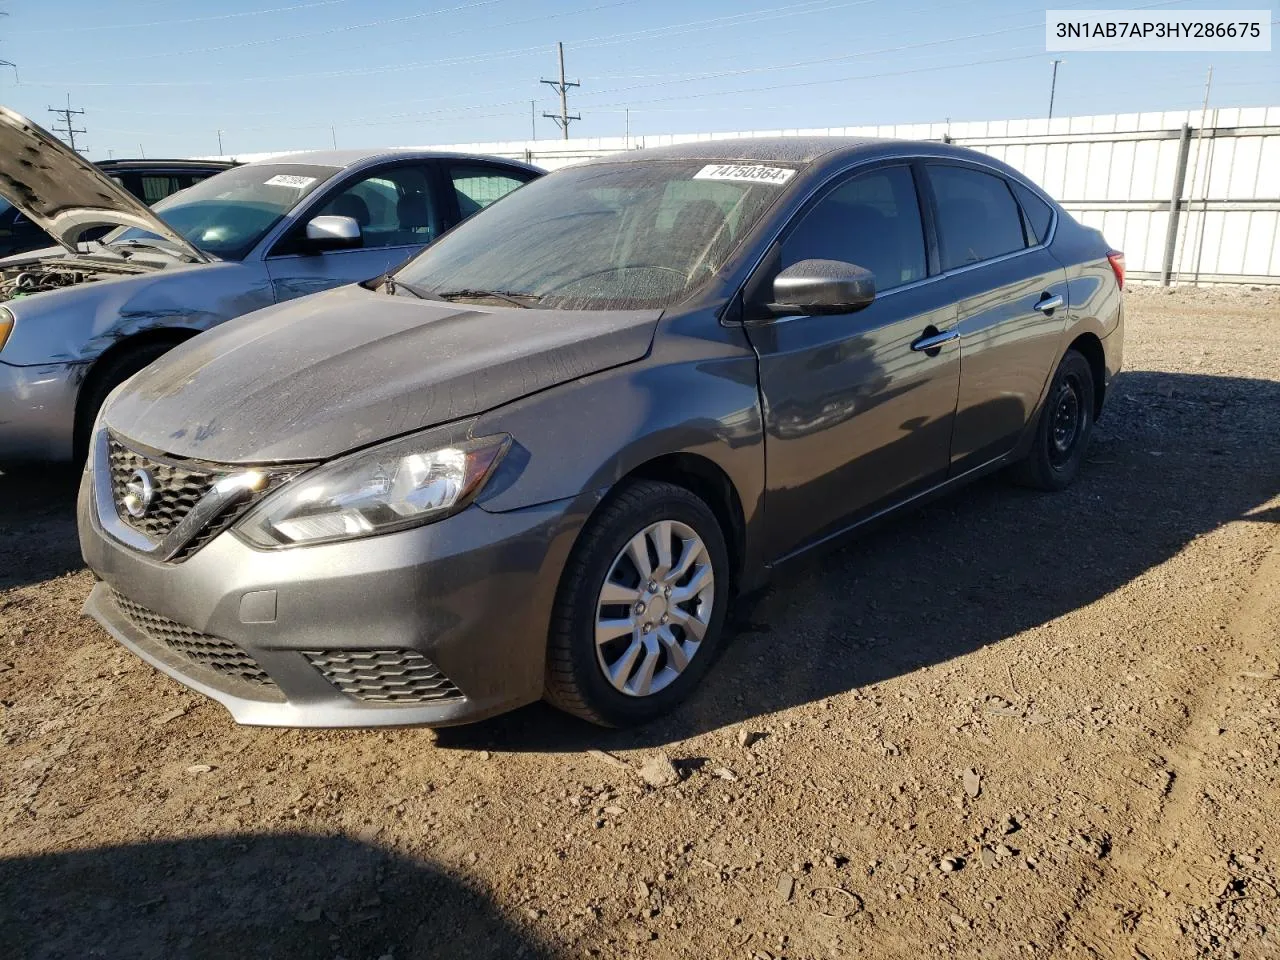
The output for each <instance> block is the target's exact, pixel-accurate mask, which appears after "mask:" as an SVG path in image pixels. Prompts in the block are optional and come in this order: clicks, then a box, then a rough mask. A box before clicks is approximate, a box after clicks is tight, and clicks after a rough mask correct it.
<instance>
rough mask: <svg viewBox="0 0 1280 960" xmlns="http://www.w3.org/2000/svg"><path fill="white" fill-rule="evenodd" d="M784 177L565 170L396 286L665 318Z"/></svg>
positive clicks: (712, 167) (687, 168) (731, 169)
mask: <svg viewBox="0 0 1280 960" xmlns="http://www.w3.org/2000/svg"><path fill="white" fill-rule="evenodd" d="M751 171H760V173H757V174H755V176H756V177H759V179H749V178H750V177H752V176H753V174H752V173H751ZM770 171H773V172H772V173H770ZM792 172H793V171H792V170H791V169H790V168H781V167H761V166H759V165H755V164H750V163H732V164H724V163H715V164H708V163H707V162H706V161H660V160H655V161H648V162H640V161H637V162H630V163H617V164H590V165H587V166H582V167H570V168H568V169H565V170H561V171H559V172H557V173H554V174H552V175H551V176H549V177H543V178H542V179H540V180H535V181H533V182H532V183H530V184H528V185H526V186H523V187H521V188H520V189H519V190H516V191H515V192H513V193H512V194H511V195H510V196H508V197H504V198H503V199H502V201H501V202H500V203H495V204H494V205H493V206H491V207H489V208H487V209H486V210H484V211H482V212H481V213H479V214H477V215H476V216H475V217H473V218H472V219H470V220H468V221H467V222H466V223H464V224H462V225H461V226H459V227H458V228H457V229H455V230H453V231H452V232H450V233H448V234H446V235H445V236H443V237H441V238H440V239H439V240H438V241H436V243H435V244H433V245H432V246H430V247H428V248H427V249H426V250H425V251H423V253H422V254H421V255H420V256H418V257H417V258H415V259H414V260H411V261H410V262H409V263H407V264H406V265H405V266H404V267H403V268H401V270H400V271H399V272H397V274H396V276H395V279H396V280H397V281H399V282H402V283H404V284H408V285H412V287H413V288H415V289H418V290H421V291H422V292H424V293H427V294H429V295H435V296H444V295H451V299H464V298H472V299H480V298H481V297H480V296H479V295H480V294H483V293H486V292H487V293H501V294H503V295H504V297H506V298H513V297H514V298H523V299H522V301H521V302H522V305H526V306H530V307H538V308H559V309H568V310H629V309H654V308H662V307H667V306H671V305H672V304H675V303H680V302H681V301H683V300H685V299H687V298H688V296H689V295H690V294H691V293H692V292H693V291H694V290H695V289H696V288H697V287H699V286H701V285H702V284H703V283H705V282H706V281H707V280H708V279H709V278H710V277H711V276H712V275H713V274H715V273H716V272H717V271H718V270H719V269H720V268H721V266H723V265H724V263H725V262H726V261H727V260H728V258H729V255H730V254H731V253H732V252H733V251H734V249H735V248H736V247H737V246H738V244H739V242H741V240H742V238H743V237H745V236H746V234H747V232H748V231H749V230H750V229H751V227H752V226H754V225H755V223H756V222H757V221H758V220H759V219H760V217H761V216H762V215H763V214H764V212H765V211H766V210H767V209H768V208H769V206H770V205H771V204H772V203H773V202H774V201H775V200H776V199H777V198H778V197H779V196H780V195H781V194H782V192H783V189H784V188H783V184H785V183H786V181H787V179H788V178H790V176H791V175H792ZM770 177H771V178H772V179H768V178H770ZM498 299H503V298H501V297H500V298H498Z"/></svg>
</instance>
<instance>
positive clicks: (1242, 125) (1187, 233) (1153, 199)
mask: <svg viewBox="0 0 1280 960" xmlns="http://www.w3.org/2000/svg"><path fill="white" fill-rule="evenodd" d="M1201 121H1202V113H1201V111H1199V110H1190V111H1174V112H1166V113H1127V114H1108V115H1104V116H1093V117H1058V118H1055V119H1053V120H988V121H974V122H967V123H924V124H899V125H896V126H881V127H824V128H816V129H813V128H809V129H790V130H758V131H744V132H735V133H696V134H664V135H661V136H646V137H629V138H627V137H604V138H591V139H577V140H525V141H512V142H503V143H462V144H450V145H448V146H440V147H438V149H445V150H460V151H467V152H474V153H487V154H496V155H499V156H506V157H512V158H516V159H521V160H526V161H528V162H531V163H536V164H538V165H539V166H541V167H544V168H546V169H549V170H550V169H555V168H557V167H563V166H567V165H569V164H572V163H579V162H581V161H583V160H587V159H591V158H593V157H600V156H604V155H606V154H610V153H616V152H618V151H620V150H628V149H637V148H640V147H653V146H661V145H666V144H674V143H690V142H696V141H700V140H722V139H730V138H733V137H768V136H801V135H812V134H826V135H836V136H878V137H901V138H905V139H913V140H949V141H950V142H952V143H956V144H959V145H962V146H966V147H972V148H973V149H975V150H981V151H983V152H984V153H988V154H990V155H992V156H994V157H997V158H999V159H1001V160H1003V161H1005V162H1006V163H1008V164H1010V165H1011V166H1013V167H1015V168H1017V169H1018V170H1021V171H1022V172H1023V173H1025V174H1026V175H1027V176H1029V177H1030V178H1031V179H1033V180H1034V181H1035V182H1037V183H1039V184H1040V185H1041V186H1042V187H1044V188H1045V189H1046V190H1047V191H1048V192H1049V193H1050V194H1052V195H1053V196H1054V197H1056V198H1058V200H1059V201H1061V202H1062V204H1063V206H1065V207H1066V208H1067V209H1068V210H1070V211H1071V212H1072V213H1073V214H1075V215H1076V216H1077V217H1078V218H1079V219H1080V220H1082V221H1083V222H1085V223H1087V224H1089V225H1090V226H1094V227H1098V228H1099V229H1101V230H1102V231H1103V232H1104V233H1105V234H1106V237H1107V240H1108V241H1109V242H1110V243H1112V244H1113V245H1114V246H1116V247H1118V248H1120V249H1122V250H1124V252H1125V257H1126V261H1127V264H1128V269H1129V275H1130V276H1131V277H1133V278H1135V279H1138V280H1153V281H1159V282H1163V283H1221V282H1227V283H1267V284H1280V107H1245V108H1232V109H1219V110H1211V111H1208V112H1207V113H1206V114H1204V115H1203V121H1204V122H1203V123H1202V122H1201ZM265 156H270V155H269V154H258V155H254V156H251V157H250V156H243V157H240V158H238V159H242V160H250V159H258V158H259V157H265Z"/></svg>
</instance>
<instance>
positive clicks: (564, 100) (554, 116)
mask: <svg viewBox="0 0 1280 960" xmlns="http://www.w3.org/2000/svg"><path fill="white" fill-rule="evenodd" d="M556 48H557V49H558V50H559V51H560V79H559V80H543V81H542V82H543V83H545V84H546V85H547V86H549V87H551V88H552V89H554V90H556V91H557V92H558V93H559V94H560V112H559V113H544V114H543V116H544V117H547V118H548V119H551V120H554V121H555V122H556V124H557V126H559V127H560V129H561V130H562V131H563V132H564V139H565V140H568V139H569V124H570V123H572V122H573V121H574V120H581V119H582V116H581V114H576V113H575V114H574V115H573V116H572V117H571V116H569V88H570V87H580V86H582V84H580V83H579V82H578V81H576V80H575V81H573V82H572V83H570V82H569V81H568V80H566V79H565V78H564V44H563V43H557V44H556Z"/></svg>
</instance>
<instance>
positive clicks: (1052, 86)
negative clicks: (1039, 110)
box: [1049, 60, 1062, 120]
mask: <svg viewBox="0 0 1280 960" xmlns="http://www.w3.org/2000/svg"><path fill="white" fill-rule="evenodd" d="M1060 63H1062V61H1061V60H1055V61H1053V79H1052V80H1051V81H1049V119H1050V120H1052V119H1053V95H1054V94H1055V93H1057V91H1058V64H1060Z"/></svg>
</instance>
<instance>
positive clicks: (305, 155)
mask: <svg viewBox="0 0 1280 960" xmlns="http://www.w3.org/2000/svg"><path fill="white" fill-rule="evenodd" d="M442 159H444V160H486V161H498V162H500V163H504V164H509V165H511V166H513V167H521V168H523V169H525V170H532V171H535V172H539V173H541V172H542V171H540V170H538V168H537V167H534V166H531V165H530V164H527V163H521V162H520V161H519V160H510V159H508V158H506V157H491V156H485V155H484V154H479V153H450V152H448V151H445V150H413V149H408V148H403V149H402V148H386V147H384V148H381V149H377V150H308V151H305V152H302V153H282V154H280V155H278V156H273V157H264V158H262V159H260V160H251V161H249V162H250V164H259V163H307V164H314V165H316V166H321V167H339V168H345V167H354V166H357V165H361V164H364V163H366V162H371V161H374V160H442Z"/></svg>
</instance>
